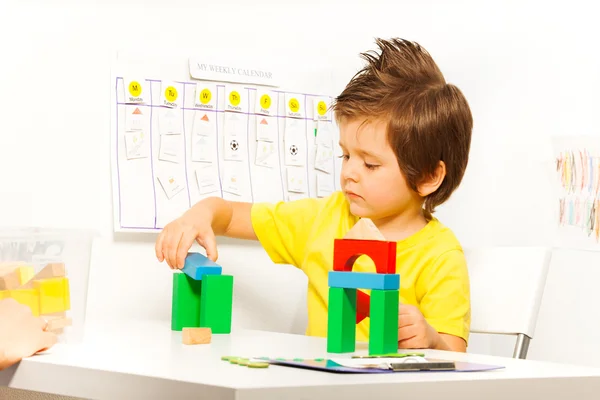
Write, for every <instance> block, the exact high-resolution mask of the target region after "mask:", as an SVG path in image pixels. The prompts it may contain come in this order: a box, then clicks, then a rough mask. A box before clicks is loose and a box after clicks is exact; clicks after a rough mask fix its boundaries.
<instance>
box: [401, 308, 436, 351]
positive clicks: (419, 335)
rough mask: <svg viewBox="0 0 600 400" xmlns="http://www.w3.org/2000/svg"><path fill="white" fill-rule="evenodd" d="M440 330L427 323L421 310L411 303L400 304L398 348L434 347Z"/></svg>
mask: <svg viewBox="0 0 600 400" xmlns="http://www.w3.org/2000/svg"><path fill="white" fill-rule="evenodd" d="M438 337H439V334H438V332H437V331H436V330H435V329H433V327H432V326H431V325H429V324H428V323H427V321H426V320H425V317H424V316H423V314H422V313H421V311H420V310H419V309H418V308H417V307H415V306H412V305H409V304H400V310H399V315H398V348H402V349H430V348H434V347H435V344H436V342H437V339H438Z"/></svg>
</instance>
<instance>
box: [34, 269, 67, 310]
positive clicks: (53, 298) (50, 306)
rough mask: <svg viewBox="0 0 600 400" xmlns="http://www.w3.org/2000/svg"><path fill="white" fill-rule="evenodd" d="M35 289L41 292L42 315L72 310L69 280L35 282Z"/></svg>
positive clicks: (51, 279) (58, 279)
mask: <svg viewBox="0 0 600 400" xmlns="http://www.w3.org/2000/svg"><path fill="white" fill-rule="evenodd" d="M33 288H34V289H36V290H37V291H39V294H40V297H39V300H40V308H39V311H40V313H42V314H48V313H55V312H59V311H66V310H68V309H70V308H71V300H70V295H69V280H68V279H67V278H65V277H61V278H50V279H40V280H35V281H33Z"/></svg>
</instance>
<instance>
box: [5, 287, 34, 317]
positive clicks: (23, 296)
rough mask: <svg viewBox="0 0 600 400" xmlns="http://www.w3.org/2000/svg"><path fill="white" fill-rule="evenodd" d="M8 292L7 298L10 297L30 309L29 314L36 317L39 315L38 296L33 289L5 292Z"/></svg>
mask: <svg viewBox="0 0 600 400" xmlns="http://www.w3.org/2000/svg"><path fill="white" fill-rule="evenodd" d="M6 291H7V292H8V293H9V295H8V297H12V298H13V299H15V300H16V301H18V302H19V303H21V304H24V305H26V306H28V307H29V308H31V314H33V315H35V316H36V317H37V316H39V315H40V296H39V294H38V291H37V290H35V289H15V290H5V292H6Z"/></svg>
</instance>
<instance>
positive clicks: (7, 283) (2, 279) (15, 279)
mask: <svg viewBox="0 0 600 400" xmlns="http://www.w3.org/2000/svg"><path fill="white" fill-rule="evenodd" d="M19 286H21V280H20V279H19V273H18V272H17V271H16V270H13V271H11V272H8V273H6V274H4V275H3V276H0V290H11V289H17V288H18V287H19Z"/></svg>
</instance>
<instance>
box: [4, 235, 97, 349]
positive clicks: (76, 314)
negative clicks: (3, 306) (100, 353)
mask: <svg viewBox="0 0 600 400" xmlns="http://www.w3.org/2000/svg"><path fill="white" fill-rule="evenodd" d="M94 236H95V233H94V232H93V231H86V230H64V229H48V228H0V276H6V274H7V273H12V271H15V269H16V268H19V267H22V268H21V269H19V274H18V276H19V279H20V282H19V287H18V288H16V289H15V290H14V291H13V290H10V289H9V290H0V298H6V297H12V298H14V299H15V300H17V301H19V302H21V303H23V304H27V305H29V306H30V308H32V312H33V313H34V314H36V315H40V316H42V317H45V316H47V318H46V319H60V320H61V321H65V320H64V319H63V318H67V319H70V325H69V326H66V327H64V328H59V329H57V330H56V332H57V333H58V335H59V336H58V337H59V342H61V343H77V342H80V341H81V340H82V339H83V333H84V325H85V316H86V306H87V293H88V277H89V269H90V260H91V255H92V244H93V239H94ZM49 264H55V265H57V267H56V268H52V270H53V271H61V270H62V265H64V271H65V272H66V274H65V276H64V277H61V276H57V277H55V278H46V277H44V279H38V280H36V279H35V277H34V278H32V275H33V276H35V275H36V274H38V273H39V272H40V271H42V270H43V269H44V268H45V267H47V266H48V265H49ZM32 269H33V271H32ZM7 271H10V272H7ZM48 271H50V269H49V268H47V269H46V272H48ZM59 275H60V273H59ZM65 278H66V281H65ZM7 279H9V278H7ZM10 279H13V280H12V283H10V284H6V283H4V284H3V287H8V286H6V285H12V286H11V287H13V288H14V287H15V286H14V285H15V280H14V279H15V275H14V274H13V275H11V278H10ZM3 282H8V280H7V281H3ZM40 282H42V283H40ZM23 283H25V286H23ZM27 283H29V285H27ZM47 283H50V285H46V284H47ZM57 284H59V285H60V286H59V287H60V290H59V291H57V289H56V287H57V286H56V285H57ZM1 288H2V287H0V289H1ZM48 288H50V289H48ZM63 289H64V290H65V293H66V294H65V296H68V298H67V300H65V301H64V303H60V301H59V303H60V304H59V305H58V306H57V303H56V300H57V298H58V297H49V296H47V294H50V296H56V295H55V293H59V295H60V293H63V292H61V291H62V290H63ZM40 293H42V294H40ZM65 298H66V297H65ZM23 299H25V300H23ZM48 299H50V300H49V301H46V300H48ZM36 301H39V303H35V302H36ZM61 304H64V309H62V308H61V309H60V310H59V311H58V312H51V313H50V312H44V311H56V310H57V307H62V305H61ZM36 307H38V308H36ZM33 308H36V309H35V310H34V309H33ZM61 321H57V322H58V324H59V325H60V323H61Z"/></svg>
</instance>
